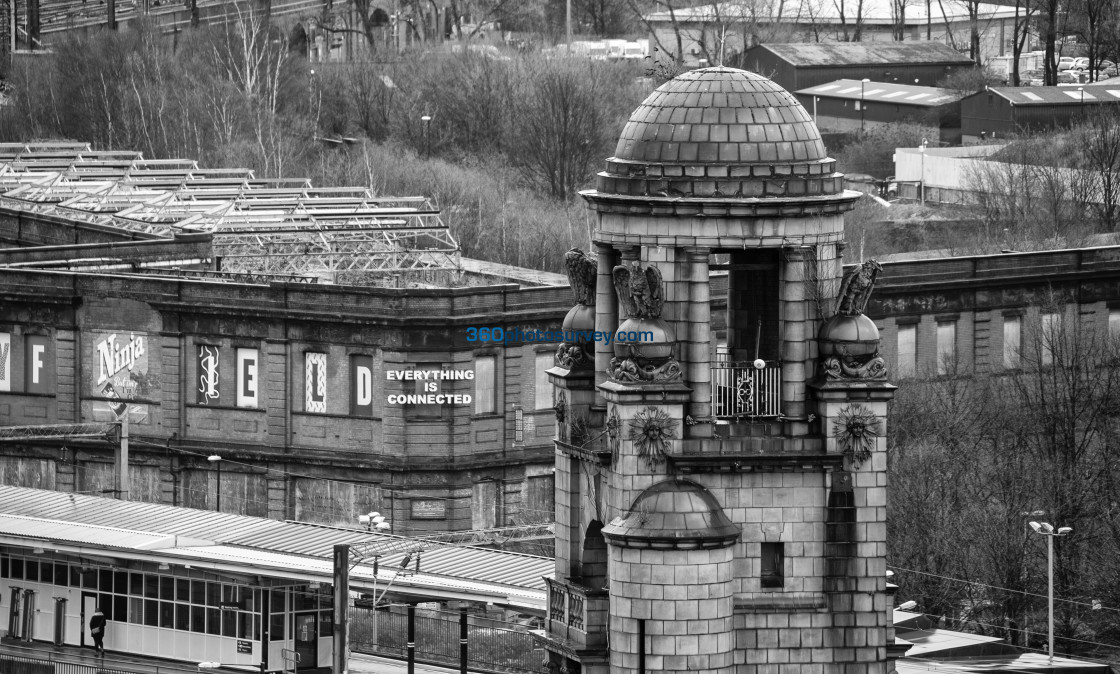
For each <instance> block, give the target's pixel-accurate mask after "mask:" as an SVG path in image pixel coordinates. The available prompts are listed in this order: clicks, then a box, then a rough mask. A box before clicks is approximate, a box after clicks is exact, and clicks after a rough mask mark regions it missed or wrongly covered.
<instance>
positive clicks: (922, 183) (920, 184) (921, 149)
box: [918, 138, 927, 206]
mask: <svg viewBox="0 0 1120 674" xmlns="http://www.w3.org/2000/svg"><path fill="white" fill-rule="evenodd" d="M926 142H927V141H926V139H925V138H923V139H922V146H921V147H919V148H918V152H920V153H921V155H922V175H921V176H920V177H921V179H920V180H919V181H918V190H919V193H920V195H921V203H922V205H923V206H925V205H926Z"/></svg>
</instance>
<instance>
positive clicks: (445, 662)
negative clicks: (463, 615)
mask: <svg viewBox="0 0 1120 674" xmlns="http://www.w3.org/2000/svg"><path fill="white" fill-rule="evenodd" d="M416 613H417V614H416V626H415V635H416V642H415V643H416V661H417V662H424V663H429V664H435V665H442V666H452V667H454V666H458V665H459V645H460V644H459V634H460V632H459V630H460V627H459V614H458V613H456V612H450V611H439V610H430V609H425V610H417V612H416ZM467 625H468V630H467V665H468V668H469V670H470V671H472V672H499V673H503V674H505V673H508V674H545V672H547V671H548V669H547V668H546V667H545V664H544V662H545V661H544V657H543V654H542V653H541V651H534V650H533V649H534V648H535V645H534V642H533V637H532V635H530V634H529V629H528V627H527V626H523V625H514V624H511V623H508V622H505V621H501V620H493V619H490V618H485V617H482V616H476V615H471V616H468V620H467ZM350 647H351V648H352V649H353V650H354V651H357V652H359V653H370V654H374V655H381V656H387V657H391V658H403V657H405V656H406V654H407V652H408V648H407V647H408V615H407V612H406V610H405V609H404V607H400V606H394V607H391V608H390V609H389V610H379V611H374V610H371V609H364V608H354V609H351V611H350Z"/></svg>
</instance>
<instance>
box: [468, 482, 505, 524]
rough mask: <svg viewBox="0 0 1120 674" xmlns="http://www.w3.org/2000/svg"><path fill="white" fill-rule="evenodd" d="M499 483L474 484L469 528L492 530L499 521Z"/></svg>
mask: <svg viewBox="0 0 1120 674" xmlns="http://www.w3.org/2000/svg"><path fill="white" fill-rule="evenodd" d="M500 486H501V483H500V482H497V481H495V480H490V481H487V482H476V483H475V484H474V487H473V488H472V489H471V528H472V529H493V528H494V527H496V526H499V524H498V523H499V522H500V521H501V505H502V504H501V490H500V489H499V487H500Z"/></svg>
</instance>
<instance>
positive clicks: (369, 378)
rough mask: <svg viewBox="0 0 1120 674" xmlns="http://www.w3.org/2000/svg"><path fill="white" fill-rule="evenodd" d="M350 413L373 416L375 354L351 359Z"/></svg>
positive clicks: (359, 415)
mask: <svg viewBox="0 0 1120 674" xmlns="http://www.w3.org/2000/svg"><path fill="white" fill-rule="evenodd" d="M350 414H351V415H353V416H356V417H372V416H373V356H353V357H352V358H351V359H350Z"/></svg>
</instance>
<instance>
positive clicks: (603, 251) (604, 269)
mask: <svg viewBox="0 0 1120 674" xmlns="http://www.w3.org/2000/svg"><path fill="white" fill-rule="evenodd" d="M595 250H596V253H597V255H598V260H599V275H598V279H597V281H598V282H597V284H596V288H595V330H596V331H598V332H606V331H610V332H614V331H615V330H618V322H619V315H618V297H617V296H616V295H615V293H614V280H613V277H612V276H611V271H612V270H613V269H614V267H615V265H616V264H617V260H618V252H617V251H615V249H614V248H612V247H610V246H608V245H606V244H602V243H597V244H595ZM612 349H613V345H611V344H607V343H606V341H598V342H596V343H595V383H596V384H602V383H603V382H604V381H606V380H607V368H608V367H609V366H610V364H611V358H612V357H613V356H614V353H613V352H612Z"/></svg>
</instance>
